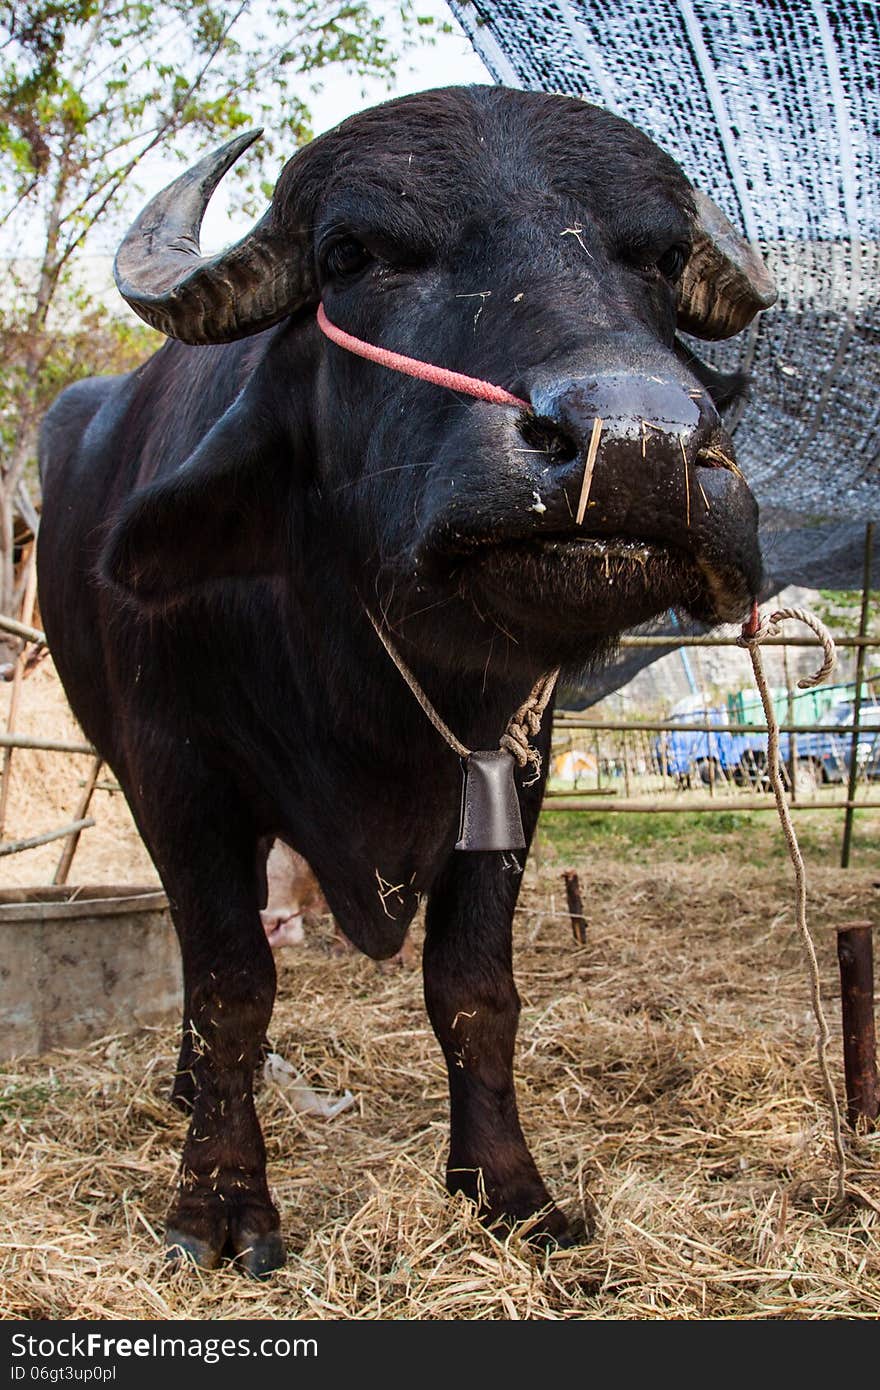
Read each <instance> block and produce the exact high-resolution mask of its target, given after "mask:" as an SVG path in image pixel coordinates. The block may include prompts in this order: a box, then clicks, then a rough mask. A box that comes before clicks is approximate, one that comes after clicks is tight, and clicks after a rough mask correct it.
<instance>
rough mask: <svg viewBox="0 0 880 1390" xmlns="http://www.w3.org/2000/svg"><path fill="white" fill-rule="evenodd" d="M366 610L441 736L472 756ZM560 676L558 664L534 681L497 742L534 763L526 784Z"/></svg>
mask: <svg viewBox="0 0 880 1390" xmlns="http://www.w3.org/2000/svg"><path fill="white" fill-rule="evenodd" d="M366 613H367V617H368V618H369V620H370V622H371V623H372V624H373V628H374V629H375V632H376V636H377V637H378V638H379V641H380V642H381V643H382V646H383V647H384V648H385V650H386V652H387V653H388V655H389V656H390V657H391V660H392V661H393V662H394V665H395V666H396V667H397V669H398V671H399V672H400V674H401V675H402V676H403V679H404V680H405V681H406V683H407V685H408V686H409V688H410V690H411V691H412V693H413V695H414V696H415V698H416V700H417V701H418V703H419V704H420V705H421V707H422V710H423V711H424V713H425V714H426V715H427V717H428V719H429V720H430V721H431V723H432V724H433V725H434V728H435V729H436V730H437V732H438V734H439V735H440V737H441V738H442V739H443V740H444V741H445V742H446V743H447V744H448V745H449V747H450V748H451V749H452V751H453V752H454V753H457V754H458V756H459V757H460V758H469V757H470V755H471V753H472V751H473V750H472V749H470V748H468V747H467V746H466V745H465V744H464V743H462V742H461V740H460V739H458V738H456V736H455V734H454V733H453V732H452V730H451V729H450V727H449V725H448V724H447V723H446V722H445V721H444V720H443V719H441V717H440V715H439V714H438V713H437V711H436V710H435V708H434V706H433V705H432V704H431V701H430V700H429V699H428V697H427V695H426V694H425V692H424V690H423V689H422V687H421V686H420V685H419V683H418V681H417V680H416V678H415V676H414V675H413V673H412V671H411V670H410V669H409V667H408V666H407V664H406V662H405V661H404V660H403V657H402V656H401V655H400V653H399V652H398V651H397V649H396V647H395V646H394V644H393V643H392V641H391V638H390V637H389V636H388V634H387V632H386V631H385V629H384V628H383V627H382V625H381V624H380V623H378V622H377V621H376V619H375V618H374V617H373V615H372V613H371V612H370V610H369V609H367V610H366ZM558 678H559V669H558V668H557V669H556V670H555V671H550V672H549V674H548V675H546V676H541V677H540V679H539V680H537V681H536V682H535V684H534V686H533V687H532V690H531V692H530V694H529V696H528V699H527V700H526V701H525V702H524V703H523V704H521V705H520V707H519V709H518V710H517V711H516V713H515V714H513V715H511V717H510V719H509V720H508V722H507V727H506V729H505V730H504V733H503V734H502V735H501V738H500V739H499V740H498V746H499V747H500V748H503V749H505V751H506V752H508V753H510V754H512V756H513V758H514V760H515V761H516V763H517V764H518V766H519V767H529V766H531V767H532V768H533V776H532V777H531V778H530V780H529V781H528V782H526V784H525V785H526V786H527V787H530V786H532V785H533V783H535V782H536V781H537V780H538V778H539V777H540V775H541V754H540V753H539V752H538V750H537V748H534V747H533V746H532V744H531V743H530V742H529V740H530V738H534V736H535V735H536V734H537V733H539V732H540V728H541V720H542V718H543V716H544V711H545V710H546V708H547V706H548V704H549V703H550V697H551V695H552V694H553V691H554V689H555V686H556V682H557V680H558Z"/></svg>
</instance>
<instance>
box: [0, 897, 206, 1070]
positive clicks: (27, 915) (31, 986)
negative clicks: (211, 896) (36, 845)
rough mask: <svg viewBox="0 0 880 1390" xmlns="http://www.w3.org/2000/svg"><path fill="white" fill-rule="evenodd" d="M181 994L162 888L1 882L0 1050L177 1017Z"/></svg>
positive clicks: (7, 1052) (27, 1049)
mask: <svg viewBox="0 0 880 1390" xmlns="http://www.w3.org/2000/svg"><path fill="white" fill-rule="evenodd" d="M182 997H183V996H182V989H181V970H180V953H179V950H178V946H177V938H176V936H175V934H174V928H173V926H172V924H171V917H170V915H169V912H168V899H167V898H166V897H165V894H164V893H163V892H161V891H159V890H157V889H155V888H152V887H132V886H127V885H126V886H125V887H117V886H109V885H106V884H102V885H100V886H98V887H82V888H68V887H64V888H8V889H3V890H0V1057H21V1056H34V1055H36V1054H39V1053H41V1052H47V1051H49V1049H50V1048H53V1047H81V1046H83V1045H84V1044H86V1043H89V1042H91V1041H92V1040H93V1039H95V1038H100V1037H103V1036H104V1035H105V1034H107V1033H122V1032H132V1031H134V1030H135V1029H137V1028H144V1027H155V1026H159V1025H162V1024H166V1023H169V1022H177V1021H178V1020H179V1019H180V1013H181V1005H182Z"/></svg>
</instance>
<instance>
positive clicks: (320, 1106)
mask: <svg viewBox="0 0 880 1390" xmlns="http://www.w3.org/2000/svg"><path fill="white" fill-rule="evenodd" d="M263 1079H264V1080H265V1081H266V1082H267V1083H268V1084H269V1085H275V1086H277V1087H278V1088H279V1090H281V1091H283V1092H284V1094H285V1096H286V1097H287V1099H288V1100H289V1101H290V1103H291V1105H292V1106H293V1108H294V1110H298V1111H299V1112H300V1113H301V1114H303V1115H323V1117H324V1119H325V1120H332V1119H334V1118H335V1117H336V1116H337V1115H341V1114H342V1112H343V1110H349V1109H350V1108H351V1106H353V1105H354V1096H353V1095H352V1093H351V1091H343V1093H342V1095H341V1096H329V1095H327V1096H319V1095H318V1093H317V1092H316V1091H313V1090H312V1089H311V1087H310V1086H307V1085H306V1083H305V1081H304V1080H303V1078H302V1075H301V1073H300V1072H298V1071H295V1070H294V1068H293V1067H292V1066H291V1065H290V1063H289V1062H285V1060H284V1058H283V1057H281V1056H279V1054H278V1053H277V1052H270V1053H269V1054H268V1055H267V1057H266V1060H265V1062H264V1063H263Z"/></svg>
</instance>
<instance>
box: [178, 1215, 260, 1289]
mask: <svg viewBox="0 0 880 1390" xmlns="http://www.w3.org/2000/svg"><path fill="white" fill-rule="evenodd" d="M190 1223H192V1226H193V1227H195V1228H197V1229H192V1230H186V1229H185V1226H186V1225H189V1224H190ZM165 1245H166V1247H167V1249H166V1258H167V1259H168V1260H169V1262H171V1263H172V1264H177V1265H181V1264H194V1265H198V1267H199V1268H200V1269H217V1267H218V1266H219V1265H220V1263H221V1261H223V1260H224V1259H225V1260H229V1261H230V1262H231V1263H232V1264H234V1266H235V1268H236V1269H239V1270H241V1272H242V1273H243V1274H247V1275H250V1277H251V1278H253V1279H265V1278H266V1277H267V1276H268V1275H269V1274H271V1273H272V1271H273V1270H275V1269H280V1268H281V1266H282V1265H283V1264H284V1262H285V1259H286V1253H285V1249H284V1241H283V1240H282V1237H281V1232H280V1231H279V1229H278V1216H277V1213H276V1212H275V1210H274V1208H271V1207H265V1206H263V1205H262V1204H249V1205H247V1206H244V1207H239V1209H238V1210H237V1211H236V1210H235V1206H234V1204H233V1203H232V1202H230V1203H229V1204H228V1205H227V1207H226V1209H223V1208H220V1209H219V1210H218V1209H217V1208H215V1207H213V1206H209V1207H205V1206H202V1207H200V1208H196V1209H193V1208H192V1207H190V1209H189V1210H188V1211H181V1210H180V1209H178V1210H177V1211H176V1212H175V1213H173V1214H172V1216H171V1217H170V1218H169V1221H168V1224H167V1226H166V1228H165Z"/></svg>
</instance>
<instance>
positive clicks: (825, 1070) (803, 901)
mask: <svg viewBox="0 0 880 1390" xmlns="http://www.w3.org/2000/svg"><path fill="white" fill-rule="evenodd" d="M789 619H792V620H794V621H796V622H799V623H804V624H806V626H807V627H808V628H810V629H811V631H813V632H814V633H815V634H816V636H817V637H818V639H819V641H820V642H821V643H822V646H823V648H824V651H825V656H824V660H823V662H822V665H821V666H820V668H819V670H818V671H817V672H816V673H815V675H813V676H805V677H804V678H803V679H802V680H799V681H798V688H799V689H800V690H809V689H810V688H811V687H812V686H814V685H819V684H820V683H821V682H822V681H823V680H825V678H826V676H829V675H830V674H831V672H832V671H833V669H834V662H835V651H834V639H833V638H832V636H831V634H830V633H829V631H828V629H827V628H826V627H825V625H824V623H822V622H820V620H819V619H818V618H817V617H816V616H815V614H813V613H810V612H808V611H807V610H806V609H804V608H780V609H779V610H778V611H777V612H776V613H771V615H770V617H769V618H766V617H765V618H761V619H759V617H758V605H757V603H756V604H755V605H754V606H753V608H752V616H751V619H750V620H749V622H747V623H745V624H744V625H743V630H742V634H741V636H740V637H739V638H738V639H737V642H738V645H739V646H741V647H745V649H746V650H747V651H748V653H749V656H750V657H751V659H752V669H753V671H754V673H755V684H756V685H757V687H758V691H759V693H760V696H761V704H762V705H763V706H764V715H765V717H766V720H767V766H768V770H769V773H770V782H771V785H772V787H773V794H774V796H775V797H776V809H777V810H778V812H779V819H780V821H781V822H782V829H783V832H784V834H785V839H786V843H787V845H788V852H789V855H790V856H791V862H792V864H793V865H794V875H795V882H796V885H797V887H796V914H795V915H796V920H797V929H798V932H799V934H800V938H801V942H802V945H803V948H804V954H805V956H806V960H807V969H808V972H809V978H810V997H811V1001H812V1005H813V1014H814V1017H815V1019H816V1055H817V1057H818V1060H819V1070H820V1072H821V1074H822V1084H823V1086H824V1088H825V1095H826V1097H827V1099H828V1106H829V1108H830V1110H831V1125H832V1130H833V1134H834V1148H835V1152H836V1156H837V1201H838V1203H839V1204H840V1205H843V1204H844V1203H845V1202H846V1152H845V1150H844V1147H843V1134H842V1129H841V1123H840V1107H839V1106H838V1104H837V1094H836V1092H835V1090H834V1082H833V1081H832V1079H831V1072H830V1070H829V1066H828V1044H829V1042H830V1033H829V1031H828V1023H827V1021H826V1019H825V1014H824V1011H823V1009H822V1000H821V996H820V989H821V985H820V979H819V962H818V960H817V959H816V948H815V946H814V944H813V938H812V937H811V936H810V929H809V927H808V926H807V887H806V870H805V868H804V860H803V856H802V854H801V851H800V846H799V845H798V842H797V836H796V835H795V831H794V825H793V823H792V819H791V812H790V811H789V809H788V801H787V799H786V795H785V788H784V787H783V785H782V776H781V773H780V770H779V725H778V724H777V722H776V715H775V712H774V709H773V701H772V699H771V698H770V691H769V689H768V687H767V678H766V676H765V674H764V665H763V662H762V660H761V653H760V650H759V648H760V645H761V643H762V642H765V641H766V640H767V638H768V637H776V636H777V635H778V633H779V629H780V626H781V624H782V623H784V622H787V621H788V620H789Z"/></svg>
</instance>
